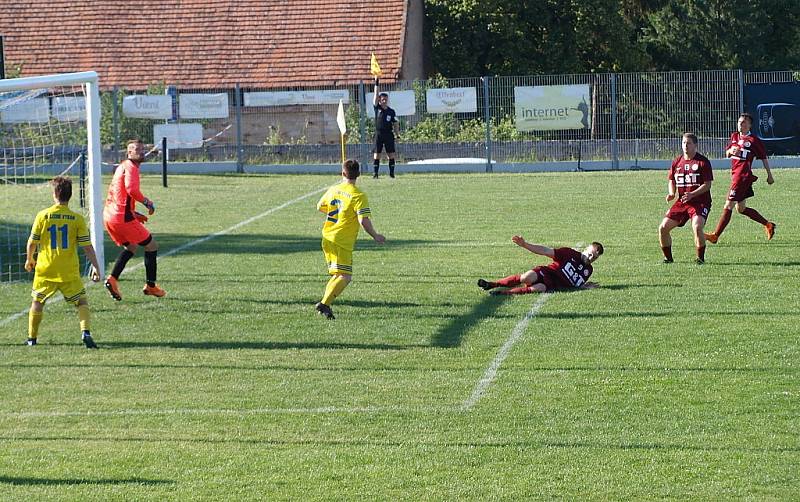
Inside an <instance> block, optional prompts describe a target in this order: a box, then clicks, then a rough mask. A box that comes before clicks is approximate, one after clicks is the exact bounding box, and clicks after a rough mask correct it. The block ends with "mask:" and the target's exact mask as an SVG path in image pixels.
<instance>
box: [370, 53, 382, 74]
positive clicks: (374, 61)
mask: <svg viewBox="0 0 800 502" xmlns="http://www.w3.org/2000/svg"><path fill="white" fill-rule="evenodd" d="M369 72H370V73H371V74H372V76H373V77H380V76H381V75H383V72H381V65H379V64H378V58H376V57H375V53H374V52H373V53H372V57H371V58H370V60H369Z"/></svg>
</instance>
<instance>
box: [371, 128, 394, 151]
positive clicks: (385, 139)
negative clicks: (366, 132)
mask: <svg viewBox="0 0 800 502" xmlns="http://www.w3.org/2000/svg"><path fill="white" fill-rule="evenodd" d="M384 147H385V148H386V153H394V152H395V150H394V133H393V132H391V131H390V132H379V133H378V134H376V135H375V149H374V150H373V152H374V153H381V152H382V151H383V149H384Z"/></svg>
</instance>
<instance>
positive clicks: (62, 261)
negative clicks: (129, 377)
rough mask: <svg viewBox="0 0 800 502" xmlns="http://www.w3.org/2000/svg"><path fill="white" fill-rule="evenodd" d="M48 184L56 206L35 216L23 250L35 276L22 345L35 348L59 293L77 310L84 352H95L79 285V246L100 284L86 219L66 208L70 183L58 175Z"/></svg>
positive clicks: (83, 295) (70, 191) (28, 265)
mask: <svg viewBox="0 0 800 502" xmlns="http://www.w3.org/2000/svg"><path fill="white" fill-rule="evenodd" d="M51 184H52V186H53V200H54V201H55V204H54V205H53V206H50V207H49V208H47V209H44V210H42V211H39V213H38V214H37V215H36V219H35V220H34V222H33V227H32V228H31V235H30V237H29V238H28V245H27V250H26V251H27V257H26V259H25V270H27V271H28V272H31V271H33V270H34V269H35V270H36V273H35V274H34V276H33V291H32V293H31V296H32V297H33V302H32V303H31V309H30V311H29V312H28V340H27V341H26V342H25V343H26V344H27V345H29V346H33V345H36V343H37V340H38V336H39V324H40V323H41V322H42V316H43V314H44V304H45V302H47V300H48V299H49V298H50V297H52V296H53V295H54V294H56V293H57V292H59V291H60V292H61V294H62V295H64V300H66V301H67V302H69V303H72V304H73V305H75V306H76V307H78V318H79V319H80V327H81V340H82V341H83V344H84V345H85V346H86V348H87V349H96V348H97V345H96V344H95V342H94V340H93V339H92V335H91V332H90V331H89V302H88V301H87V300H86V289H85V288H84V287H83V283H82V282H81V274H80V265H79V264H78V246H80V247H82V248H83V252H84V253H85V254H86V258H88V259H89V262H90V263H91V264H92V271H91V273H90V277H91V279H92V280H93V281H94V282H98V281H100V272H99V270H100V265H99V264H98V263H97V257H96V256H95V253H94V248H93V247H92V243H91V241H90V240H89V230H88V229H87V228H86V220H84V218H83V216H82V215H80V214H78V213H75V212H73V211H72V210H70V208H69V200H70V199H71V198H72V181H70V179H69V178H65V177H63V176H57V177H55V178H53V180H52V181H51ZM37 249H38V254H37V253H36V252H37ZM35 254H36V256H34V255H35Z"/></svg>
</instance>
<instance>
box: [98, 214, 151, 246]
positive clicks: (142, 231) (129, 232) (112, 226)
mask: <svg viewBox="0 0 800 502" xmlns="http://www.w3.org/2000/svg"><path fill="white" fill-rule="evenodd" d="M103 224H104V225H105V227H106V232H108V235H110V236H111V239H112V240H113V241H114V242H115V243H116V244H117V246H126V245H128V244H141V243H142V242H144V241H146V240H147V238H148V237H150V232H149V231H148V230H147V229H146V228H144V225H142V224H141V223H140V222H139V221H138V220H133V221H124V222H114V221H103Z"/></svg>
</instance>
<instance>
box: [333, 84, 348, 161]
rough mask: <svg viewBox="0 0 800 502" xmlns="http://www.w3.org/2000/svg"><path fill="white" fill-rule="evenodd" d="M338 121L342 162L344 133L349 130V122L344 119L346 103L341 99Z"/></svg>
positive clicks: (337, 114) (337, 113) (337, 115)
mask: <svg viewBox="0 0 800 502" xmlns="http://www.w3.org/2000/svg"><path fill="white" fill-rule="evenodd" d="M336 123H337V124H338V125H339V131H341V133H342V134H341V140H342V162H344V160H345V159H344V134H345V133H346V132H347V123H346V122H345V120H344V103H342V100H341V99H339V111H338V112H336Z"/></svg>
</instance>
